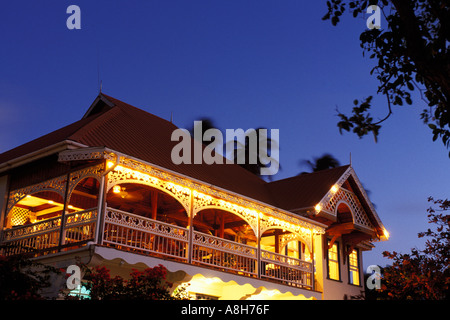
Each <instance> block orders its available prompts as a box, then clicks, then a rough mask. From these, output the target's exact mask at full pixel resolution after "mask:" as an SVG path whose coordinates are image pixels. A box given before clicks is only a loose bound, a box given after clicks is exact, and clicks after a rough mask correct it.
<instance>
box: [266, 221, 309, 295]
mask: <svg viewBox="0 0 450 320" xmlns="http://www.w3.org/2000/svg"><path fill="white" fill-rule="evenodd" d="M260 244H261V270H260V272H261V276H262V277H264V278H269V279H275V280H279V281H282V282H286V283H288V284H294V285H296V286H302V287H303V286H304V287H306V288H312V279H313V265H312V259H313V254H312V252H311V248H309V247H308V245H307V244H306V243H305V242H303V241H302V238H301V237H300V236H299V235H297V234H295V233H292V232H291V231H289V230H283V229H277V228H274V229H269V230H266V231H265V232H264V233H263V234H262V236H261V240H260Z"/></svg>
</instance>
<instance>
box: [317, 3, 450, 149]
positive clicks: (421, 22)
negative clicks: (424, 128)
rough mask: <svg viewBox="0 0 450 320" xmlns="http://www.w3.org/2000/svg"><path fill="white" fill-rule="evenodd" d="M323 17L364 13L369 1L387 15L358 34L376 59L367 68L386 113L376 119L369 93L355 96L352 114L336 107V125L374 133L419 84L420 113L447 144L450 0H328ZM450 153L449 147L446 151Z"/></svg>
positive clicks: (449, 141) (449, 138)
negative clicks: (375, 24) (374, 78)
mask: <svg viewBox="0 0 450 320" xmlns="http://www.w3.org/2000/svg"><path fill="white" fill-rule="evenodd" d="M326 3H327V7H328V12H327V13H326V14H325V16H324V17H323V18H322V19H323V20H328V19H329V20H331V23H332V24H333V25H337V24H338V23H339V21H340V18H341V16H342V15H343V13H344V12H345V11H346V10H348V11H349V12H350V13H351V14H352V15H353V17H363V18H364V17H365V18H366V19H367V18H368V15H366V16H365V14H366V12H367V11H366V10H367V8H368V6H369V5H373V4H374V5H378V6H379V9H380V10H381V13H382V15H383V17H384V19H385V23H384V21H383V23H382V25H381V27H382V28H378V29H377V28H373V29H366V30H365V31H364V32H362V33H361V35H360V41H361V44H360V45H361V48H362V49H363V54H368V55H369V58H370V59H373V60H374V61H375V62H376V63H375V66H374V67H373V69H372V70H371V71H370V74H371V75H375V76H376V78H377V80H378V82H379V85H378V90H377V94H381V95H384V96H385V97H386V101H387V112H386V116H385V117H384V118H383V119H381V120H375V119H374V117H373V116H372V114H371V108H372V96H369V97H367V98H364V99H359V100H358V99H355V100H354V102H353V103H354V107H353V110H352V115H351V116H347V115H345V114H343V113H341V112H339V111H338V116H339V118H340V121H339V122H338V128H339V131H340V132H341V133H342V131H343V130H344V131H350V130H352V131H353V132H354V133H356V134H357V135H358V136H359V137H362V136H365V135H367V134H369V133H372V134H373V135H374V137H375V140H376V139H377V137H378V134H379V130H380V128H381V123H383V122H384V121H386V120H387V119H388V118H389V117H390V116H391V115H392V113H393V107H394V106H402V105H403V104H404V103H406V104H408V105H411V104H413V101H412V99H411V93H412V92H413V91H414V90H418V92H419V94H420V96H421V98H422V100H424V101H425V102H426V103H427V105H428V106H427V108H426V109H424V110H423V112H422V114H421V118H422V119H423V121H424V123H425V124H428V127H429V128H430V129H431V130H432V134H433V141H435V140H437V139H438V138H441V140H442V142H443V144H444V146H445V147H447V148H449V147H450V52H449V41H450V2H449V1H448V0H417V1H406V0H380V1H377V0H372V1H367V0H349V1H343V0H329V1H327V2H326ZM449 156H450V153H449Z"/></svg>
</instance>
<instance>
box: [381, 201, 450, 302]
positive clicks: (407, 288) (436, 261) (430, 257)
mask: <svg viewBox="0 0 450 320" xmlns="http://www.w3.org/2000/svg"><path fill="white" fill-rule="evenodd" d="M428 201H430V202H433V203H434V204H435V205H438V208H437V209H434V208H432V207H430V208H429V209H428V210H427V211H428V218H429V223H433V224H435V225H436V230H431V229H428V230H427V231H425V232H420V233H419V234H418V236H419V238H421V237H425V236H426V237H429V239H428V240H427V241H426V244H425V249H424V250H419V249H417V248H413V249H411V253H408V254H400V253H397V252H395V251H394V252H387V251H385V252H383V255H384V256H385V257H388V258H389V259H392V260H393V264H392V266H388V267H386V268H384V269H383V280H382V288H381V296H380V298H385V299H393V300H416V299H417V300H418V299H421V300H422V299H433V300H441V299H450V291H449V286H450V269H449V263H450V214H449V213H448V211H450V201H449V200H434V199H433V198H432V197H430V198H429V199H428Z"/></svg>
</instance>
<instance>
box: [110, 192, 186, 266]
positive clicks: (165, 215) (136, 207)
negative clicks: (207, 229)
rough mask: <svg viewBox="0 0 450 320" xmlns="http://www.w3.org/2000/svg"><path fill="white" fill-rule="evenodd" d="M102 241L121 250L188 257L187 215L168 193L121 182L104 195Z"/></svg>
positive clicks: (175, 257)
mask: <svg viewBox="0 0 450 320" xmlns="http://www.w3.org/2000/svg"><path fill="white" fill-rule="evenodd" d="M106 202H107V209H106V212H105V216H104V221H105V224H104V230H103V240H102V243H103V244H105V245H107V246H112V247H115V248H117V249H120V250H126V251H132V252H137V253H143V254H152V255H155V256H162V257H164V258H174V259H177V260H180V259H181V260H187V252H188V250H187V248H188V229H187V228H186V227H187V226H188V224H189V218H188V216H187V214H186V210H185V209H184V207H183V206H182V205H181V203H179V202H178V201H177V200H176V199H175V198H173V197H172V196H171V195H169V194H167V193H165V192H163V191H160V190H158V189H156V188H154V187H151V186H148V185H144V184H139V183H121V184H117V185H115V186H113V187H112V188H111V189H110V190H109V191H108V193H107V195H106Z"/></svg>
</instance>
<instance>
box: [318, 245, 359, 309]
mask: <svg viewBox="0 0 450 320" xmlns="http://www.w3.org/2000/svg"><path fill="white" fill-rule="evenodd" d="M335 243H337V244H338V247H339V250H338V251H339V271H340V279H339V280H331V279H329V273H328V258H327V257H328V250H327V246H324V254H323V275H324V276H323V299H324V300H345V299H352V296H358V295H360V294H361V292H362V291H363V290H364V282H363V281H364V277H363V273H362V263H363V261H362V250H361V249H358V248H357V249H358V250H357V251H358V267H359V285H353V284H350V281H349V263H348V256H345V255H344V248H343V243H342V239H341V238H338V239H337V240H336V242H335Z"/></svg>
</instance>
